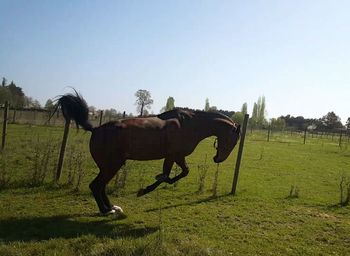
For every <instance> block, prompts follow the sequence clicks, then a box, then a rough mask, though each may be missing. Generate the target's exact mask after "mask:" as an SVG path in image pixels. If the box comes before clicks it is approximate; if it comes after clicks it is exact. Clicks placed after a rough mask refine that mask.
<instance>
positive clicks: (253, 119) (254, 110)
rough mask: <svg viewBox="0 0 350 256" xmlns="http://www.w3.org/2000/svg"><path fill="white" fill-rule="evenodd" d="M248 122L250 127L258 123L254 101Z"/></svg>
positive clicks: (256, 107) (256, 106)
mask: <svg viewBox="0 0 350 256" xmlns="http://www.w3.org/2000/svg"><path fill="white" fill-rule="evenodd" d="M249 123H250V125H251V127H252V128H255V127H256V126H257V125H258V104H256V102H254V106H253V112H252V117H251V118H250V120H249Z"/></svg>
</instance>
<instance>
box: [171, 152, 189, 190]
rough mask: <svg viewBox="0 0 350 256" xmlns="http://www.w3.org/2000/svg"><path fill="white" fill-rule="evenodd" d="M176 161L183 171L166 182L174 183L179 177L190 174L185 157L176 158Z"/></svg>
mask: <svg viewBox="0 0 350 256" xmlns="http://www.w3.org/2000/svg"><path fill="white" fill-rule="evenodd" d="M175 162H176V164H177V165H178V166H180V167H181V169H182V172H181V173H180V174H179V175H177V176H175V177H174V178H171V179H168V180H167V181H166V182H167V183H169V184H173V183H175V182H177V181H178V180H179V179H182V178H183V177H186V176H187V175H188V172H189V168H188V166H187V163H186V160H185V157H183V158H180V159H178V160H176V161H175Z"/></svg>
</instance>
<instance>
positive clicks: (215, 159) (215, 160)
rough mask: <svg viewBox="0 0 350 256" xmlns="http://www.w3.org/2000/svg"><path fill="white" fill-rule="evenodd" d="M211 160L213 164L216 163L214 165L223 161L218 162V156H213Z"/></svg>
mask: <svg viewBox="0 0 350 256" xmlns="http://www.w3.org/2000/svg"><path fill="white" fill-rule="evenodd" d="M213 160H214V163H216V164H218V163H221V162H222V161H224V160H220V159H219V158H218V155H215V156H214V157H213Z"/></svg>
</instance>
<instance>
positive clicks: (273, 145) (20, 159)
mask: <svg viewBox="0 0 350 256" xmlns="http://www.w3.org/2000/svg"><path fill="white" fill-rule="evenodd" d="M62 130H63V129H62V128H60V127H51V128H50V127H40V126H37V127H34V126H24V125H9V127H8V138H7V145H6V151H5V153H4V154H3V155H2V159H1V166H0V167H1V172H2V174H1V177H2V178H1V179H2V180H5V182H4V185H3V187H4V188H3V189H2V190H1V191H0V255H350V236H349V234H350V207H341V206H340V204H339V200H340V188H339V184H340V180H341V177H343V176H344V177H350V148H349V147H348V146H350V143H348V142H347V141H344V143H343V145H342V147H339V146H338V140H337V139H336V138H335V139H334V140H333V141H332V140H331V138H322V139H321V138H311V137H308V138H307V143H306V145H304V144H303V136H302V135H298V134H294V135H292V136H291V135H290V134H287V133H279V134H277V133H273V134H272V137H271V140H270V142H266V133H265V132H253V133H252V134H251V133H250V132H248V134H247V138H246V144H245V149H244V155H243V160H242V165H241V172H240V177H239V181H238V188H237V194H236V196H234V197H232V196H231V195H229V192H230V191H231V184H232V179H233V168H234V164H235V159H236V153H237V148H236V149H235V150H234V153H233V154H232V155H231V156H230V157H229V159H228V160H226V161H225V162H224V163H223V164H221V165H220V166H219V176H218V182H217V184H218V185H217V190H218V191H217V196H216V197H213V196H212V194H213V193H212V191H211V190H212V186H213V179H214V175H215V171H216V165H215V164H214V163H213V161H212V157H213V156H214V154H215V152H214V148H213V141H214V139H213V138H209V139H207V140H205V141H203V142H202V143H201V144H200V145H199V146H198V147H197V149H196V151H195V152H194V153H193V154H192V155H191V156H190V157H188V163H189V167H190V174H189V176H187V177H186V178H184V179H182V180H180V181H179V182H178V183H177V184H176V185H175V186H174V185H164V186H161V187H160V188H159V189H157V190H156V191H154V192H152V193H150V194H148V195H146V196H144V197H140V198H137V197H136V193H137V191H138V189H139V188H141V187H145V186H147V185H149V184H150V183H151V182H153V180H154V176H155V175H156V174H158V173H160V172H161V167H162V162H161V161H148V162H136V161H130V162H127V165H126V167H125V171H126V173H127V177H126V184H125V187H120V188H118V189H116V185H115V180H112V181H111V183H110V186H109V189H108V191H109V194H110V199H111V201H112V202H113V203H115V204H117V205H120V206H121V207H122V208H123V209H124V211H125V213H126V215H127V218H126V219H115V218H113V217H112V216H108V217H101V216H98V215H97V214H96V213H97V206H96V205H95V202H94V200H93V197H92V195H91V193H90V191H89V189H88V184H89V182H90V181H91V180H92V179H93V177H94V176H95V175H96V174H97V172H98V170H97V167H96V166H95V164H94V162H93V161H92V159H91V157H90V156H89V153H88V140H89V137H90V134H89V133H85V132H84V131H80V132H79V133H77V132H76V131H75V130H73V129H72V130H71V131H70V138H69V142H68V149H67V156H66V166H65V168H64V170H63V175H62V177H61V180H60V183H59V184H58V185H55V184H53V183H52V176H53V172H52V170H53V169H54V165H55V162H56V159H57V154H58V153H57V149H58V147H59V142H60V139H61V136H62ZM50 145H51V146H52V149H53V150H54V151H53V153H52V154H51V160H50V161H49V164H48V168H47V170H48V173H47V174H46V177H45V179H44V184H43V185H40V184H39V185H38V184H36V183H35V182H33V170H34V169H35V168H36V169H38V168H39V169H40V167H42V166H45V163H44V162H42V161H41V162H40V161H39V160H40V157H35V155H37V156H38V155H39V156H40V155H41V154H44V153H43V152H44V151H45V149H47V148H50ZM72 147H75V148H76V150H78V151H79V152H80V153H81V155H78V156H76V155H74V154H73V151H72V150H73V149H72ZM74 157H76V158H74ZM69 159H70V160H69ZM77 159H78V160H77ZM81 159H86V162H85V163H84V164H83V170H84V173H83V175H82V176H81V177H82V181H81V184H80V185H79V186H77V185H76V181H77V173H76V178H75V181H74V182H72V180H70V181H71V183H72V184H71V185H69V184H67V183H68V179H69V178H68V176H69V175H68V173H69V172H68V168H69V166H68V160H69V161H71V162H73V164H74V161H75V160H76V161H80V160H81ZM205 159H207V165H208V166H207V168H208V172H207V174H206V177H205V184H204V185H205V186H204V188H205V189H204V191H203V192H198V187H199V181H198V180H199V167H203V164H204V162H205ZM5 172H6V173H5ZM4 173H5V174H6V175H5V174H4ZM8 178H10V180H9V181H8V180H7V179H8ZM292 186H293V187H294V191H293V192H292V193H291V188H292ZM77 187H78V188H77ZM295 188H296V190H297V191H295Z"/></svg>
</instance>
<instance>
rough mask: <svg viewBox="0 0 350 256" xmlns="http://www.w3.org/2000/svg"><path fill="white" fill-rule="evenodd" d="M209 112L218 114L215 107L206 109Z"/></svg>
mask: <svg viewBox="0 0 350 256" xmlns="http://www.w3.org/2000/svg"><path fill="white" fill-rule="evenodd" d="M208 111H209V112H218V108H217V107H216V106H211V107H210V108H209V109H208Z"/></svg>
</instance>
